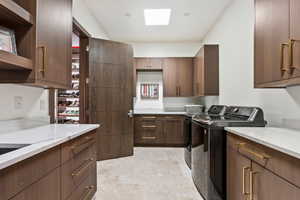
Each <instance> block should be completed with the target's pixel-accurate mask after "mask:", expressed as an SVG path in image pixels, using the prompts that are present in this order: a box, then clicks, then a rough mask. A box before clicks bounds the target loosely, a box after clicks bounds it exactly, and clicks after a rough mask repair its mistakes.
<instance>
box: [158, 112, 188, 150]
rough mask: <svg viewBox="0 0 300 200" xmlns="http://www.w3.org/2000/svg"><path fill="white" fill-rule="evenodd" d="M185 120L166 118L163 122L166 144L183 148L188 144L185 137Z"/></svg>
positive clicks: (177, 117) (181, 118)
mask: <svg viewBox="0 0 300 200" xmlns="http://www.w3.org/2000/svg"><path fill="white" fill-rule="evenodd" d="M183 127H184V118H183V117H182V116H166V117H164V120H163V131H164V136H165V144H167V145H175V146H176V145H178V146H182V145H185V144H187V136H186V135H184V133H185V132H184V130H183Z"/></svg>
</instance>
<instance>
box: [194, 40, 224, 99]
mask: <svg viewBox="0 0 300 200" xmlns="http://www.w3.org/2000/svg"><path fill="white" fill-rule="evenodd" d="M193 93H194V96H217V95H219V46H218V45H204V46H203V47H202V48H201V49H200V50H199V51H198V53H197V54H196V56H195V58H194V77H193Z"/></svg>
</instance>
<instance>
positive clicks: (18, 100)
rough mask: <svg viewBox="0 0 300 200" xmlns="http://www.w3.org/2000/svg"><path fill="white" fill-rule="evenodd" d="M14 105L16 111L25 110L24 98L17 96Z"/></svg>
mask: <svg viewBox="0 0 300 200" xmlns="http://www.w3.org/2000/svg"><path fill="white" fill-rule="evenodd" d="M14 104H15V109H16V110H20V109H22V108H23V97H21V96H15V101H14Z"/></svg>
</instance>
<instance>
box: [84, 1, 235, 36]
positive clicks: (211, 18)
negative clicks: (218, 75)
mask: <svg viewBox="0 0 300 200" xmlns="http://www.w3.org/2000/svg"><path fill="white" fill-rule="evenodd" d="M85 1H86V4H87V6H88V8H89V9H90V10H91V12H92V14H93V15H94V16H95V17H96V19H97V20H98V21H99V23H100V24H101V25H102V27H103V28H104V31H105V32H106V33H107V34H108V37H109V38H110V39H112V40H118V41H126V42H187V41H201V40H202V39H203V37H204V36H205V34H206V33H207V32H208V31H209V29H210V28H211V27H212V26H213V25H214V23H215V22H216V20H217V19H218V17H219V16H220V15H221V14H222V12H223V10H224V9H225V8H226V6H227V5H228V4H229V3H230V2H231V1H232V0H85ZM147 8H148V9H158V8H171V9H172V14H171V21H170V25H169V26H145V23H144V12H143V11H144V9H147ZM185 13H190V15H189V16H185ZM126 15H130V16H126Z"/></svg>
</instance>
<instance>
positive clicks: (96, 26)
mask: <svg viewBox="0 0 300 200" xmlns="http://www.w3.org/2000/svg"><path fill="white" fill-rule="evenodd" d="M87 5H88V4H87V3H86V1H85V0H73V17H74V18H75V19H76V20H77V21H78V22H79V23H80V25H81V26H83V27H84V28H85V29H86V30H87V31H88V32H89V33H90V34H91V35H92V37H94V38H99V39H109V38H108V35H107V34H106V32H105V30H104V29H103V27H102V26H101V24H100V22H99V21H98V20H96V18H95V17H94V16H93V15H92V13H91V12H90V11H89V9H88V7H87Z"/></svg>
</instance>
